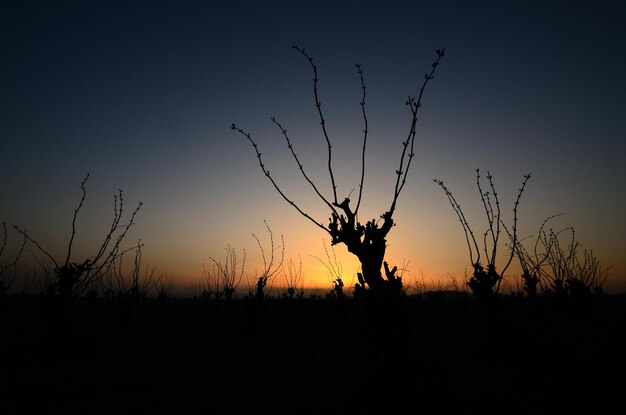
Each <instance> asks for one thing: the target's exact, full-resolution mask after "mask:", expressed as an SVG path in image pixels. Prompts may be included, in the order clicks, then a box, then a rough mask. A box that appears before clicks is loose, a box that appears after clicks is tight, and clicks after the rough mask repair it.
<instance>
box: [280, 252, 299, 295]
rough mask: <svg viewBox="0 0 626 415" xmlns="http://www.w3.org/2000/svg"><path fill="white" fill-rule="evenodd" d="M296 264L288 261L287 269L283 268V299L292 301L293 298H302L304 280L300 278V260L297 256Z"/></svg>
mask: <svg viewBox="0 0 626 415" xmlns="http://www.w3.org/2000/svg"><path fill="white" fill-rule="evenodd" d="M298 260H299V261H298V264H297V265H296V263H294V261H293V259H290V260H289V262H288V263H287V269H286V270H285V269H284V267H283V276H284V282H285V291H284V292H283V295H282V297H283V299H286V300H290V301H291V300H293V299H294V298H296V299H299V300H302V298H304V286H303V285H304V278H303V276H302V258H300V257H299V256H298Z"/></svg>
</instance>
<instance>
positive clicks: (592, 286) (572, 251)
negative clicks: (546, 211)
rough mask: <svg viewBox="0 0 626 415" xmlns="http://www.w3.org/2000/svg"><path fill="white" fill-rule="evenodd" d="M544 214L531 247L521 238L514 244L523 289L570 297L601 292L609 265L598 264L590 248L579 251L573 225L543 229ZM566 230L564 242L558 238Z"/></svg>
mask: <svg viewBox="0 0 626 415" xmlns="http://www.w3.org/2000/svg"><path fill="white" fill-rule="evenodd" d="M561 215H562V214H557V215H553V216H550V217H548V218H547V219H546V220H544V222H543V223H542V224H541V226H540V228H539V232H538V233H537V236H536V237H535V241H534V244H533V248H532V250H529V249H527V248H526V247H525V246H524V244H523V241H520V242H518V243H517V244H516V251H517V252H516V253H517V257H518V258H519V261H520V266H521V267H522V280H523V289H524V291H525V293H526V294H527V295H528V296H529V297H536V296H537V293H538V291H539V289H541V291H542V293H543V294H546V295H549V296H555V297H558V298H565V297H568V296H570V297H572V298H574V299H577V300H584V299H588V298H589V297H591V295H592V294H602V292H603V288H602V286H603V285H604V283H605V281H606V279H607V277H608V274H609V271H610V269H611V267H602V265H601V264H600V260H599V259H598V258H597V257H596V256H595V255H594V253H593V251H592V250H587V249H585V250H583V251H582V253H581V251H580V248H581V246H582V245H581V244H580V242H578V241H577V240H576V232H575V231H574V228H572V227H567V228H564V229H561V230H559V231H554V230H553V229H551V228H550V229H547V230H546V226H547V225H548V223H549V221H551V220H552V219H554V218H556V217H559V216H561ZM568 234H569V238H568V239H567V240H566V242H565V243H564V242H563V241H562V240H561V239H562V238H563V237H564V236H566V235H568Z"/></svg>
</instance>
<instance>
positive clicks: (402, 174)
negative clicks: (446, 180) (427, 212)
mask: <svg viewBox="0 0 626 415" xmlns="http://www.w3.org/2000/svg"><path fill="white" fill-rule="evenodd" d="M436 53H437V60H435V62H433V64H432V69H431V71H430V73H429V74H426V75H424V83H423V84H422V87H421V88H420V91H419V95H418V97H417V100H415V99H414V98H412V97H409V98H408V99H407V101H406V103H405V104H406V105H407V106H408V107H409V108H410V109H411V115H412V119H411V128H410V129H409V134H408V136H407V138H406V140H405V141H404V142H403V143H402V155H401V156H400V167H399V168H398V170H396V174H397V178H396V185H395V190H394V193H393V201H392V202H391V207H390V208H389V213H390V214H391V215H393V212H394V211H395V209H396V202H397V201H398V196H400V192H401V191H402V188H403V187H404V184H405V183H406V178H407V174H408V173H409V168H410V167H411V160H412V159H413V156H414V155H415V154H414V152H413V151H414V145H415V134H416V126H417V111H418V110H419V108H420V107H421V106H422V97H423V95H424V90H425V89H426V85H428V82H429V81H431V80H433V79H434V78H435V76H434V75H435V71H436V69H437V67H438V66H439V61H440V60H441V58H442V57H443V56H444V55H445V49H437V51H436ZM409 144H410V145H411V147H410V151H409V154H408V160H407V163H406V168H405V169H404V171H403V170H402V169H403V168H404V160H405V157H406V155H407V154H406V151H407V149H408V148H409ZM400 179H402V181H400Z"/></svg>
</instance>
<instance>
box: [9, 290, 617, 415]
mask: <svg viewBox="0 0 626 415" xmlns="http://www.w3.org/2000/svg"><path fill="white" fill-rule="evenodd" d="M251 304H252V303H251V302H248V301H243V300H238V301H233V302H230V303H226V302H221V303H220V304H216V303H211V304H206V303H199V302H196V301H193V300H170V301H169V302H167V303H166V304H162V303H160V302H158V301H157V300H148V301H147V302H146V303H144V304H142V305H140V306H137V307H134V308H132V309H127V308H123V307H120V306H119V305H117V304H113V303H111V302H107V301H105V300H103V299H99V300H97V301H96V302H95V303H94V302H88V301H87V300H80V301H79V302H77V303H76V304H73V305H71V306H70V307H69V309H68V310H67V311H66V312H65V313H61V312H60V311H59V308H58V307H57V306H56V305H54V304H49V303H45V302H42V301H41V300H40V299H39V298H37V297H12V298H9V299H8V302H7V304H6V305H5V309H4V311H3V313H2V316H1V317H0V322H1V326H0V327H1V330H2V333H1V335H0V357H1V361H0V364H1V371H0V405H1V406H0V413H1V414H14V413H15V414H18V413H37V414H53V413H57V414H131V413H132V414H144V413H145V414H155V413H171V414H176V413H294V414H301V413H350V414H362V413H427V414H428V413H484V412H490V413H502V414H508V413H529V414H533V413H555V414H560V413H567V412H570V411H573V410H577V411H578V410H581V409H584V411H583V413H623V410H624V398H623V396H624V394H626V389H625V385H626V382H625V378H626V372H625V369H626V364H625V361H626V353H625V352H626V347H625V346H626V340H625V339H624V337H625V336H624V331H625V328H626V324H625V322H626V299H625V298H623V297H605V298H603V299H596V300H594V301H591V302H589V303H585V304H572V303H567V302H566V303H553V302H547V301H545V300H543V301H540V302H538V303H529V302H527V301H523V299H511V298H503V299H501V300H500V301H499V302H498V303H497V304H494V305H492V306H490V307H489V308H485V307H484V306H482V305H480V304H477V303H476V302H475V301H473V300H472V299H471V298H465V299H442V298H429V299H426V298H420V299H413V298H412V299H407V300H406V302H405V304H404V308H403V309H402V310H396V311H394V316H393V317H391V316H390V317H389V318H386V319H374V320H372V319H369V320H368V319H367V318H366V316H365V311H364V310H363V308H362V304H361V303H359V302H357V301H354V300H348V301H347V303H346V305H345V309H344V311H343V312H342V311H341V310H340V309H339V308H338V307H337V303H336V302H333V301H330V300H300V301H293V302H292V303H289V302H285V301H280V300H272V301H266V302H265V303H264V304H263V305H262V307H260V308H254V309H253V308H252V306H251ZM613 403H617V404H618V405H620V406H618V407H616V408H614V409H612V410H609V408H610V405H611V404H613ZM379 405H383V406H382V407H379ZM587 409H590V410H589V411H587Z"/></svg>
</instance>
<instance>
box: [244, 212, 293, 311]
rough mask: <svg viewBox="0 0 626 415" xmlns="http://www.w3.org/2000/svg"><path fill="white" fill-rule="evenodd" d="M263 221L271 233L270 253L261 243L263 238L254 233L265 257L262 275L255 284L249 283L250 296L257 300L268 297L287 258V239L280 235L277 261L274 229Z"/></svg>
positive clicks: (262, 255)
mask: <svg viewBox="0 0 626 415" xmlns="http://www.w3.org/2000/svg"><path fill="white" fill-rule="evenodd" d="M263 223H265V229H267V232H268V233H269V235H270V252H269V255H266V254H265V249H264V248H263V244H261V240H260V239H259V238H258V237H257V236H256V235H255V234H252V236H253V237H254V239H255V240H256V243H257V245H259V249H260V250H261V257H262V258H263V272H261V276H260V277H258V278H257V279H256V283H255V284H249V286H248V290H249V294H248V296H249V297H250V298H252V299H254V300H255V301H256V302H260V301H263V300H264V299H265V297H267V295H268V293H269V291H270V289H271V287H272V283H273V279H274V277H275V276H276V275H278V274H279V273H280V271H281V270H282V267H283V262H284V260H285V240H284V239H283V236H282V235H281V236H280V239H281V247H280V249H281V255H280V262H278V263H276V262H275V261H277V258H276V257H275V252H276V250H277V249H278V248H277V247H276V246H275V245H274V234H273V233H272V229H270V227H269V225H268V224H267V222H266V221H263Z"/></svg>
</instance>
